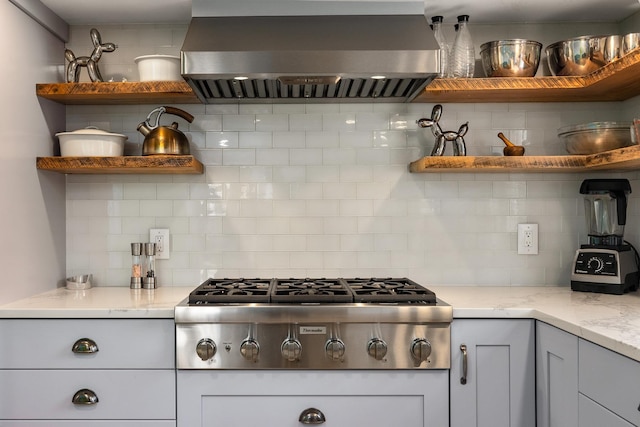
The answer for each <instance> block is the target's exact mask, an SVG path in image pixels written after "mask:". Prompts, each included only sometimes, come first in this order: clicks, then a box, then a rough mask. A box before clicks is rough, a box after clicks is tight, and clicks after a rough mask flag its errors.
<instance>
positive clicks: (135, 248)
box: [129, 243, 142, 289]
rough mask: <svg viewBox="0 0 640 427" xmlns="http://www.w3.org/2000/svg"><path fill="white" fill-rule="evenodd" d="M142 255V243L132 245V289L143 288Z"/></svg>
mask: <svg viewBox="0 0 640 427" xmlns="http://www.w3.org/2000/svg"><path fill="white" fill-rule="evenodd" d="M141 255H142V243H132V244H131V283H130V285H129V287H130V288H131V289H140V288H142V264H141V261H140V256H141Z"/></svg>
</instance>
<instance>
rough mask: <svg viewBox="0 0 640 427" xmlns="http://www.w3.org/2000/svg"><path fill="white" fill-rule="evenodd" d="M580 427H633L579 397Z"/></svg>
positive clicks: (594, 403) (586, 399)
mask: <svg viewBox="0 0 640 427" xmlns="http://www.w3.org/2000/svg"><path fill="white" fill-rule="evenodd" d="M578 408H579V413H578V415H579V422H580V424H579V426H580V427H605V426H606V427H633V424H631V423H628V422H626V421H625V420H623V419H622V418H620V417H619V416H617V415H616V414H614V413H613V412H611V411H608V410H607V409H606V408H604V407H602V406H600V405H598V404H597V403H596V402H594V401H593V400H591V399H589V398H588V397H586V396H584V395H583V394H581V395H579V397H578Z"/></svg>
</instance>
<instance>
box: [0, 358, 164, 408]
mask: <svg viewBox="0 0 640 427" xmlns="http://www.w3.org/2000/svg"><path fill="white" fill-rule="evenodd" d="M82 389H90V390H92V391H93V392H94V393H95V394H96V396H97V397H98V402H97V403H95V404H93V405H77V404H73V403H72V398H73V396H74V394H75V393H76V392H77V391H79V390H82ZM175 399H176V394H175V371H173V370H131V371H124V370H123V371H94V370H75V371H69V370H3V371H0V419H4V420H7V419H18V420H19V419H36V420H38V419H39V420H44V419H58V420H63V419H64V420H81V419H95V420H115V419H124V420H135V419H146V420H154V419H164V420H175V415H176V411H175Z"/></svg>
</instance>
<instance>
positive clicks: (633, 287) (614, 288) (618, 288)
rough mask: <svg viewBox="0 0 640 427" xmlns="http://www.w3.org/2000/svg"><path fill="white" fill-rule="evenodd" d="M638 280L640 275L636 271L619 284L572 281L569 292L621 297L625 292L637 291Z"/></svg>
mask: <svg viewBox="0 0 640 427" xmlns="http://www.w3.org/2000/svg"><path fill="white" fill-rule="evenodd" d="M639 278H640V274H638V272H637V271H636V272H634V273H630V274H627V276H626V277H625V280H624V283H620V284H610V283H591V282H578V281H575V280H572V281H571V290H573V291H579V292H595V293H599V294H612V295H623V294H626V293H627V292H633V291H637V290H638V279H639Z"/></svg>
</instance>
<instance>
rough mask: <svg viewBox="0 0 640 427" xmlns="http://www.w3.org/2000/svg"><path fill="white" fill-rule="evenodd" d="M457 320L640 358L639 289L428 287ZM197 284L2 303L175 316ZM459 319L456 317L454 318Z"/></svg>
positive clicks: (12, 307)
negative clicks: (510, 324) (544, 327)
mask: <svg viewBox="0 0 640 427" xmlns="http://www.w3.org/2000/svg"><path fill="white" fill-rule="evenodd" d="M429 289H431V290H433V291H434V292H435V293H436V295H437V296H438V298H440V299H441V300H443V301H444V302H446V303H448V304H450V305H451V306H453V317H454V319H456V318H471V319H473V318H485V319H490V318H501V319H505V318H507V319H508V318H513V319H515V318H524V319H536V320H541V321H543V322H546V323H549V324H551V325H553V326H556V327H558V328H560V329H563V330H565V331H567V332H570V333H572V334H574V335H577V336H578V337H581V338H584V339H586V340H589V341H591V342H594V343H596V344H599V345H602V346H603V347H606V348H608V349H610V350H613V351H616V352H618V353H620V354H623V355H625V356H628V357H630V358H632V359H635V360H637V361H640V292H633V293H631V294H627V295H604V294H595V293H585V292H573V291H571V289H570V288H568V287H498V286H496V287H485V286H429ZM192 290H193V287H161V288H158V289H155V290H151V291H149V290H145V289H142V290H135V291H132V290H130V289H129V288H124V287H94V288H91V289H89V290H86V291H69V290H66V289H65V288H58V289H55V290H52V291H49V292H45V293H42V294H38V295H34V296H32V297H29V298H25V299H22V300H19V301H15V302H12V303H9V304H5V305H2V306H0V318H173V316H174V306H175V305H177V304H178V303H179V302H180V301H182V300H183V299H184V298H186V297H187V296H188V294H189V292H190V291H192ZM454 321H455V320H454Z"/></svg>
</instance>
